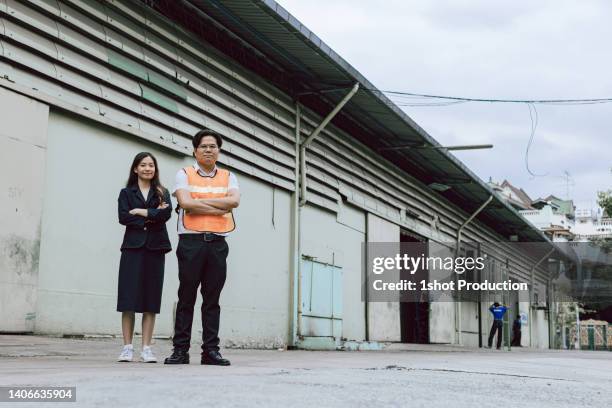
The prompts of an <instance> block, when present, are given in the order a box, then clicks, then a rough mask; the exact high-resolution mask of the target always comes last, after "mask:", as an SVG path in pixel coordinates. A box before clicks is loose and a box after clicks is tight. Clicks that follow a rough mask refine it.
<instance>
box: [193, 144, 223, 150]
mask: <svg viewBox="0 0 612 408" xmlns="http://www.w3.org/2000/svg"><path fill="white" fill-rule="evenodd" d="M218 148H219V147H218V146H217V145H200V146H198V150H201V151H206V150H217V149H218Z"/></svg>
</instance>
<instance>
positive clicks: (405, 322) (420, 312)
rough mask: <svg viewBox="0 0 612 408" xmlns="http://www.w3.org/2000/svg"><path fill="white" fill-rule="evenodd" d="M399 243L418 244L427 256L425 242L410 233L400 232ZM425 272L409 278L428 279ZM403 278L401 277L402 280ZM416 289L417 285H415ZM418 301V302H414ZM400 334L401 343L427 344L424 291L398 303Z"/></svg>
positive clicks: (427, 305)
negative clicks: (421, 244) (420, 244)
mask: <svg viewBox="0 0 612 408" xmlns="http://www.w3.org/2000/svg"><path fill="white" fill-rule="evenodd" d="M400 242H401V243H404V242H420V243H423V244H425V245H423V248H424V249H425V253H424V255H425V256H427V251H426V248H427V245H426V244H427V240H426V239H425V238H423V237H421V236H419V235H416V234H414V233H411V232H407V231H402V232H401V234H400ZM428 275H429V274H428V271H427V270H420V271H418V272H416V273H415V274H414V275H412V276H410V278H409V279H410V280H412V281H413V282H419V281H420V280H422V279H426V280H427V278H428ZM404 278H405V277H403V276H402V279H404ZM417 287H418V285H417ZM416 299H418V300H419V301H418V302H417V301H414V300H416ZM400 332H401V339H402V343H421V344H427V343H429V296H428V293H427V292H426V291H424V292H420V291H419V290H417V291H416V293H414V294H412V295H411V296H410V301H406V302H400Z"/></svg>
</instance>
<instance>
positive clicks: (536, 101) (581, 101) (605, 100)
mask: <svg viewBox="0 0 612 408" xmlns="http://www.w3.org/2000/svg"><path fill="white" fill-rule="evenodd" d="M372 91H375V92H382V93H384V94H387V95H397V96H408V97H421V98H428V99H445V100H452V101H465V102H490V103H528V104H532V105H533V104H585V103H586V104H591V103H610V102H612V98H581V99H485V98H468V97H462V96H443V95H430V94H419V93H412V92H400V91H379V90H375V89H372Z"/></svg>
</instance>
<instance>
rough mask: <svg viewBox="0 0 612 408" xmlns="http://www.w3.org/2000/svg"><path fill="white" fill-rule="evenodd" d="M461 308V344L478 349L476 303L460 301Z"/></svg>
mask: <svg viewBox="0 0 612 408" xmlns="http://www.w3.org/2000/svg"><path fill="white" fill-rule="evenodd" d="M459 307H461V344H462V345H464V346H468V347H478V302H471V301H462V302H460V303H459Z"/></svg>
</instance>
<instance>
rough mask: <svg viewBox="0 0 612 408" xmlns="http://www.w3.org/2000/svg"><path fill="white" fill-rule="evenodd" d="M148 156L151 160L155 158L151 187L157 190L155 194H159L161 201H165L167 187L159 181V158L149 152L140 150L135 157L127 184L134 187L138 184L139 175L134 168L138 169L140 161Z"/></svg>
mask: <svg viewBox="0 0 612 408" xmlns="http://www.w3.org/2000/svg"><path fill="white" fill-rule="evenodd" d="M147 157H150V158H151V160H153V164H154V165H155V174H154V175H153V178H152V179H151V188H152V189H153V191H155V194H156V195H157V197H158V198H159V202H160V203H161V202H162V201H164V192H165V191H166V188H165V187H164V186H163V185H162V183H161V182H160V181H159V167H158V166H157V159H156V158H155V156H153V155H152V154H151V153H149V152H140V153H138V154H137V155H136V156H135V157H134V161H133V162H132V165H131V166H130V175H129V176H128V180H127V183H126V185H125V186H126V187H133V186H137V185H138V175H137V174H136V173H134V170H136V167H138V165H139V164H140V162H141V161H142V160H143V159H145V158H147ZM145 198H146V197H145Z"/></svg>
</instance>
